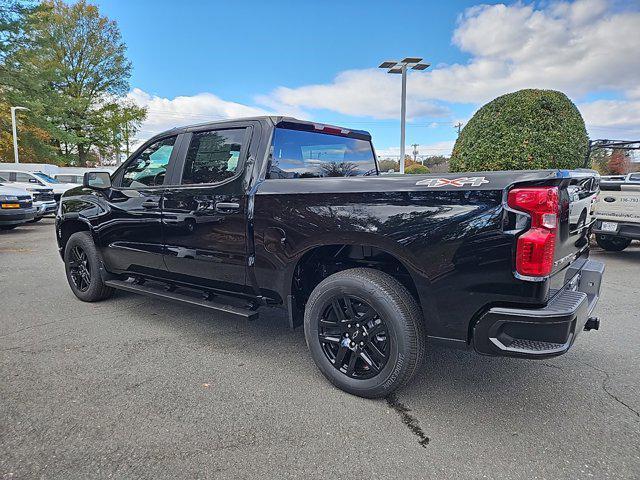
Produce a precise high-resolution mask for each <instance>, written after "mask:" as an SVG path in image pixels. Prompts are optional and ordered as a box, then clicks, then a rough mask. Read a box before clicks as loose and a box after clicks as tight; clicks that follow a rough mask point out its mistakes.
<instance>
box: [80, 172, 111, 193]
mask: <svg viewBox="0 0 640 480" xmlns="http://www.w3.org/2000/svg"><path fill="white" fill-rule="evenodd" d="M82 186H83V187H89V188H96V189H98V190H105V189H107V188H111V175H109V172H86V173H85V174H84V176H83V177H82Z"/></svg>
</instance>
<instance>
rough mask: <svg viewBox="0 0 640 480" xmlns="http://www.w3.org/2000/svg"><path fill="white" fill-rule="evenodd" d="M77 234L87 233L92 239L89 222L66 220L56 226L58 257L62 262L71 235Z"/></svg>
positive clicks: (85, 220)
mask: <svg viewBox="0 0 640 480" xmlns="http://www.w3.org/2000/svg"><path fill="white" fill-rule="evenodd" d="M77 232H89V233H90V234H91V236H92V237H93V236H94V235H93V227H92V226H91V224H90V223H89V221H88V220H87V219H85V218H83V217H79V216H78V217H74V218H66V219H63V220H61V221H60V223H59V224H58V231H57V236H58V246H59V248H60V256H61V257H62V259H63V260H64V250H65V247H66V245H67V242H68V241H69V238H70V237H71V235H73V234H74V233H77Z"/></svg>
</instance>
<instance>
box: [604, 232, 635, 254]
mask: <svg viewBox="0 0 640 480" xmlns="http://www.w3.org/2000/svg"><path fill="white" fill-rule="evenodd" d="M596 243H597V244H598V245H599V246H600V248H602V249H604V250H606V251H607V252H621V251H622V250H624V249H625V248H627V247H628V246H629V245H630V244H631V239H630V238H624V237H616V236H615V235H601V234H596Z"/></svg>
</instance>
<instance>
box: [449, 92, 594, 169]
mask: <svg viewBox="0 0 640 480" xmlns="http://www.w3.org/2000/svg"><path fill="white" fill-rule="evenodd" d="M587 146H588V136H587V131H586V129H585V125H584V120H583V119H582V115H580V112H579V111H578V109H577V108H576V106H575V105H574V104H573V103H572V102H571V100H569V98H567V96H566V95H565V94H563V93H561V92H557V91H554V90H533V89H528V90H520V91H518V92H515V93H509V94H506V95H502V96H500V97H498V98H496V99H495V100H493V101H491V102H489V103H487V104H486V105H484V106H483V107H482V108H480V109H479V110H478V111H477V112H476V113H475V114H474V115H473V117H472V118H471V120H469V122H468V123H467V124H466V125H465V127H464V128H463V129H462V132H460V135H459V137H458V139H457V141H456V143H455V146H454V148H453V153H452V156H451V164H450V169H451V171H452V172H462V171H478V170H531V169H538V168H578V167H580V166H581V165H582V163H583V161H584V158H585V155H586V152H587Z"/></svg>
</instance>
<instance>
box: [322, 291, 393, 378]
mask: <svg viewBox="0 0 640 480" xmlns="http://www.w3.org/2000/svg"><path fill="white" fill-rule="evenodd" d="M318 339H319V341H320V344H321V346H322V351H323V352H324V354H325V356H326V357H327V358H328V359H329V361H330V362H331V363H332V364H333V366H334V367H335V368H336V369H338V370H339V371H341V372H342V373H344V374H345V375H347V376H348V377H351V378H358V379H365V378H371V377H373V376H375V375H377V374H378V373H380V372H381V371H382V369H383V368H384V366H385V365H386V363H387V360H388V359H389V351H390V345H389V344H390V339H389V334H388V332H387V326H386V324H385V322H384V320H383V319H382V318H380V315H378V312H376V311H375V310H374V309H373V308H372V307H371V306H370V305H369V304H368V303H367V302H365V301H364V300H362V299H360V298H357V297H355V296H352V295H342V296H337V297H334V298H333V299H332V300H331V305H329V306H327V308H326V309H325V312H324V314H323V316H322V318H321V319H320V325H319V329H318Z"/></svg>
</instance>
